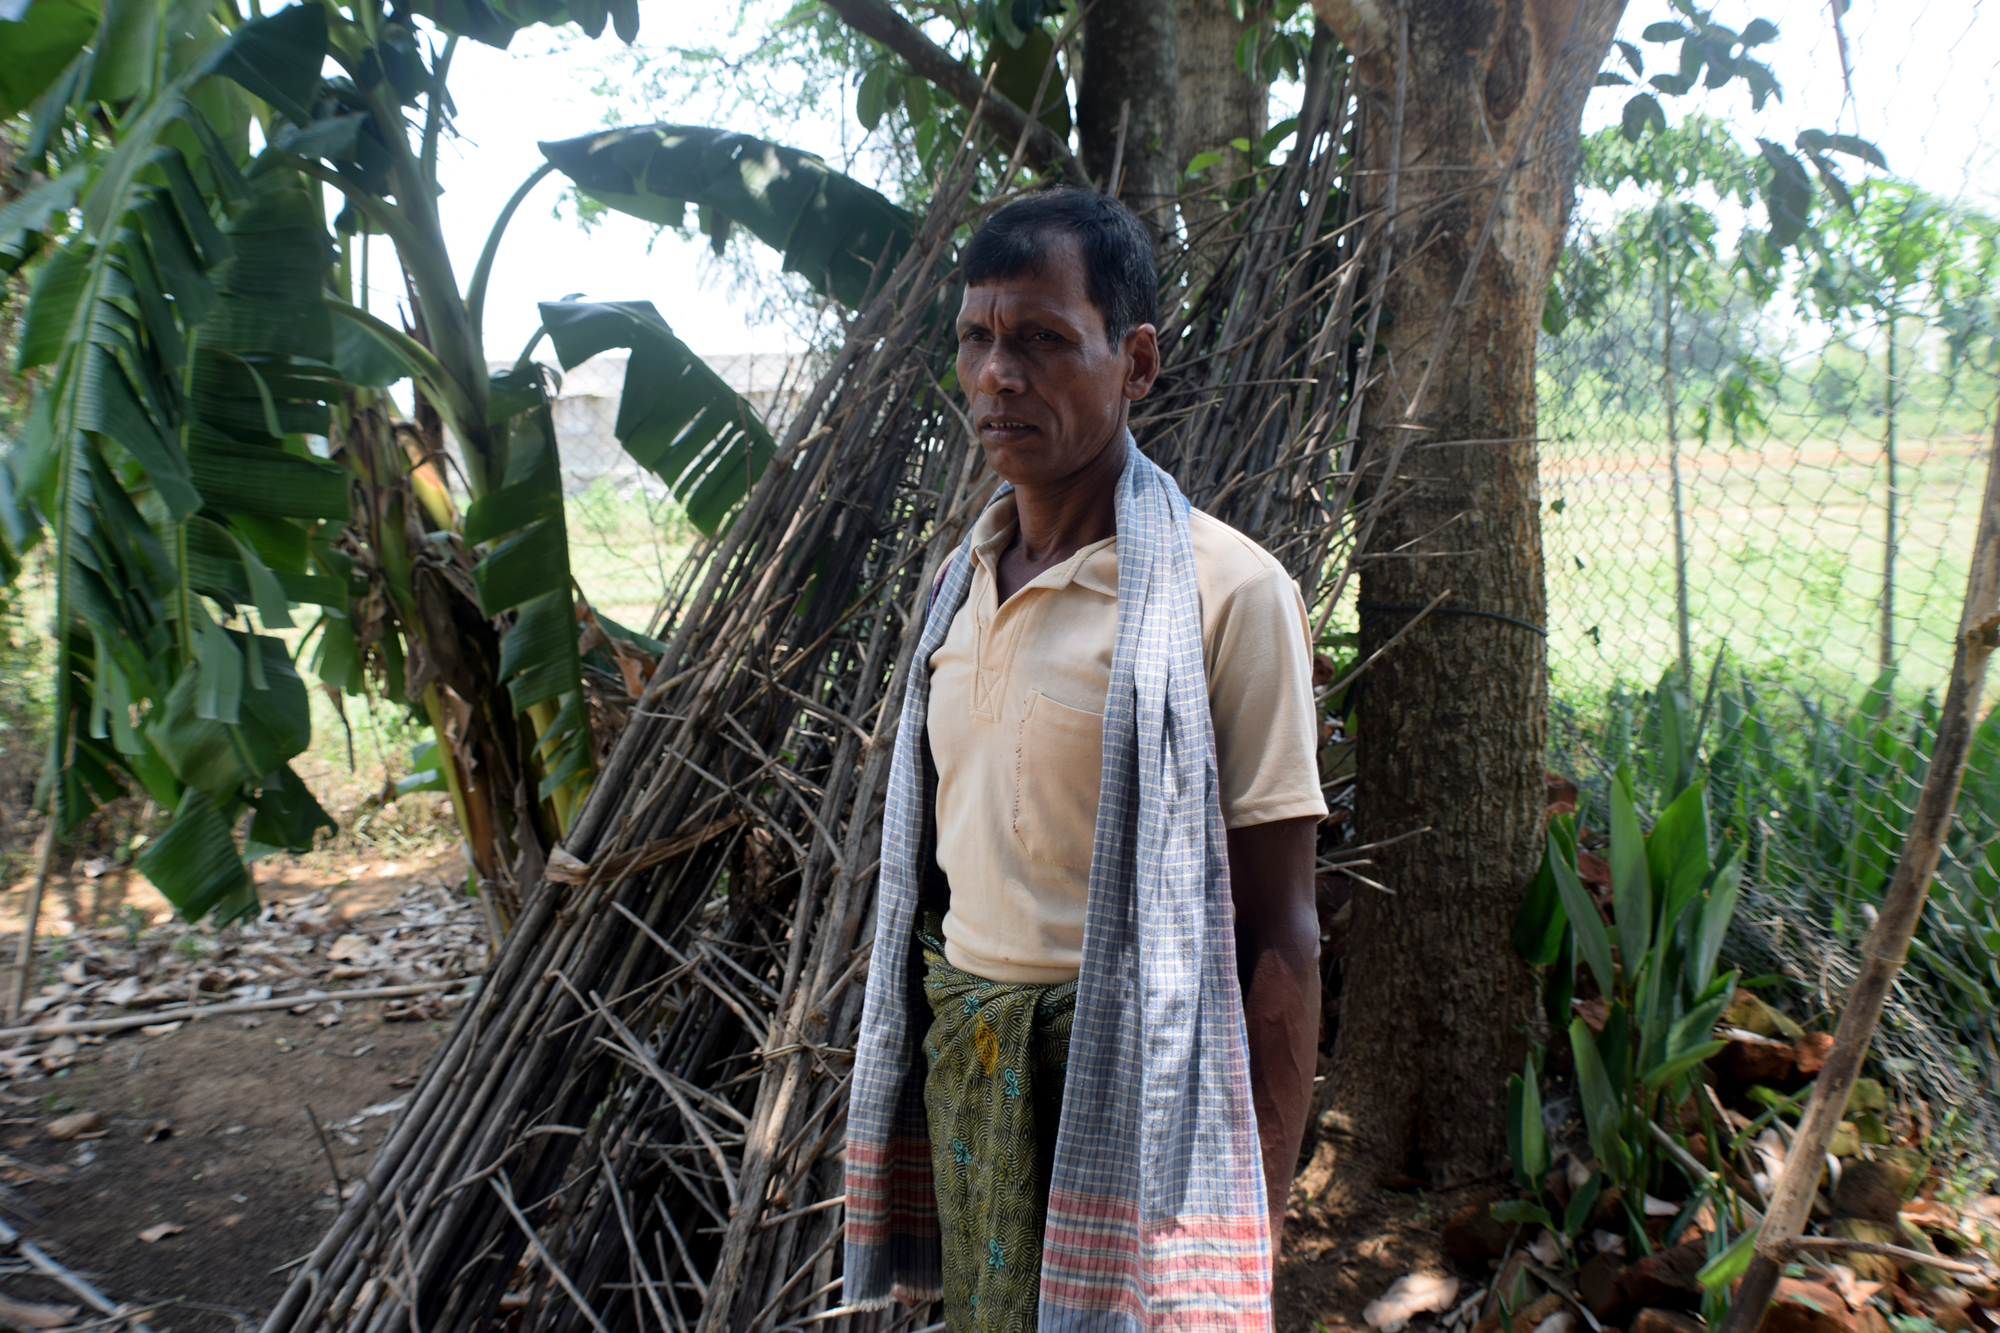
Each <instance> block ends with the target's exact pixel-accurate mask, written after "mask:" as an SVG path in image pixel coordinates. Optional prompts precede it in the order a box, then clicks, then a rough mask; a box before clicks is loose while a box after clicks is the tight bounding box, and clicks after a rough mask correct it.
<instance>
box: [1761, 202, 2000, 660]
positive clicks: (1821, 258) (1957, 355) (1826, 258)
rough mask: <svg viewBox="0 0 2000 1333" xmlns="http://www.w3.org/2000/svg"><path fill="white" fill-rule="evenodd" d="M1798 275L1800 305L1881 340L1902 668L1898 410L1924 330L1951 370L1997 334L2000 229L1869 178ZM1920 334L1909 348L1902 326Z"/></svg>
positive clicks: (1885, 591) (1888, 524)
mask: <svg viewBox="0 0 2000 1333" xmlns="http://www.w3.org/2000/svg"><path fill="white" fill-rule="evenodd" d="M1842 202H1843V203H1844V204H1845V207H1844V208H1842V209H1840V210H1838V211H1836V212H1834V213H1833V214H1832V216H1831V217H1830V218H1829V219H1828V220H1827V222H1826V224H1825V228H1824V240H1823V242H1822V244H1820V245H1819V247H1818V248H1817V253H1816V254H1815V255H1814V256H1813V262H1811V263H1810V264H1808V265H1807V266H1806V269H1805V271H1804V273H1803V274H1802V275H1801V277H1800V283H1799V288H1800V296H1801V302H1802V304H1803V305H1805V306H1806V307H1807V309H1809V310H1811V311H1813V312H1814V313H1816V314H1818V315H1820V316H1821V317H1822V318H1824V319H1827V320H1828V321H1830V322H1831V323H1833V324H1834V325H1835V326H1836V327H1843V326H1844V327H1847V328H1854V327H1856V326H1859V325H1870V324H1872V325H1873V327H1874V331H1875V333H1876V334H1877V336H1879V338H1880V339H1881V343H1882V348H1883V367H1882V465H1883V473H1884V477H1883V504H1882V524H1883V528H1882V591H1881V595H1880V599H1879V606H1880V613H1881V633H1880V640H1879V642H1880V662H1881V667H1882V669H1883V670H1884V671H1888V670H1890V669H1892V668H1893V667H1894V666H1895V665H1896V620H1895V611H1896V547H1897V543H1898V541H1899V540H1900V533H1899V531H1898V524H1899V516H1898V511H1899V508H1900V504H1901V499H1902V490H1901V479H1900V478H1899V476H1898V469H1897V457H1896V432H1897V412H1898V410H1899V409H1900V408H1901V406H1902V404H1903V402H1904V400H1905V399H1906V398H1907V396H1908V394H1907V387H1906V380H1907V378H1908V377H1909V375H1910V374H1911V372H1912V371H1913V370H1915V369H1917V362H1918V358H1919V357H1920V356H1921V355H1922V351H1921V347H1920V342H1921V339H1922V333H1921V330H1923V329H1926V328H1931V327H1936V326H1939V325H1942V326H1944V327H1945V329H1946V333H1947V336H1946V339H1945V345H1946V349H1947V354H1948V356H1949V357H1950V358H1951V360H1952V361H1953V362H1954V364H1955V363H1956V362H1957V361H1959V360H1960V359H1961V358H1963V357H1964V356H1965V355H1966V354H1967V353H1968V352H1970V351H1971V350H1972V349H1973V347H1974V345H1975V344H1976V343H1978V342H1980V341H1986V342H1990V341H1991V339H1992V337H1993V329H1992V313H1993V296H1992V293H1993V289H1994V283H1995V281H1996V279H2000V224H1996V223H1995V221H1994V219H1992V218H1990V217H1986V216H1984V215H1982V214H1979V213H1977V212H1974V211H1972V210H1970V209H1966V208H1963V207H1957V206H1953V205H1951V204H1948V203H1946V202H1945V201H1944V200H1942V199H1939V198H1937V197H1936V196H1935V195H1932V194H1929V193H1927V192H1926V191H1924V190H1922V189H1920V188H1919V187H1917V186H1915V185H1912V184H1909V183H1908V182H1904V181H1895V180H1871V181H1866V182H1864V183H1862V184H1861V185H1859V186H1857V187H1856V188H1855V190H1854V191H1853V193H1852V195H1851V196H1849V197H1846V198H1844V199H1843V201H1842ZM1911 322H1915V323H1916V325H1917V327H1918V329H1919V330H1920V332H1919V333H1918V335H1917V337H1916V338H1914V339H1912V340H1911V342H1910V345H1909V347H1908V349H1907V350H1905V349H1904V347H1903V345H1902V343H1901V342H1899V327H1898V326H1899V324H1900V325H1902V326H1904V327H1905V328H1906V327H1907V326H1908V324H1909V323H1911Z"/></svg>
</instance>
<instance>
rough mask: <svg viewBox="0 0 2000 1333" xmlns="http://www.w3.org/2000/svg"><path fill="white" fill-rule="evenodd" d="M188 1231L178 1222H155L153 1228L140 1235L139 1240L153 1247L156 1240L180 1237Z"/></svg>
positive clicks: (148, 1228)
mask: <svg viewBox="0 0 2000 1333" xmlns="http://www.w3.org/2000/svg"><path fill="white" fill-rule="evenodd" d="M186 1230H187V1228H186V1227H184V1226H182V1225H181V1224H180V1223H178V1222H155V1223H154V1224H153V1225H152V1226H149V1227H147V1228H146V1229H145V1230H144V1231H142V1232H140V1233H139V1239H140V1240H143V1241H145V1242H146V1243H147V1244H148V1245H151V1244H152V1243H153V1242H154V1241H156V1240H165V1239H166V1238H167V1237H169V1236H178V1235H180V1233H181V1232H183V1231H186Z"/></svg>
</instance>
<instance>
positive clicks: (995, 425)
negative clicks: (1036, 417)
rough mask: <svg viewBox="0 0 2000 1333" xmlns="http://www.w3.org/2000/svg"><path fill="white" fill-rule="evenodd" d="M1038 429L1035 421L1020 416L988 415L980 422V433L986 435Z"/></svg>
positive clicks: (1017, 433)
mask: <svg viewBox="0 0 2000 1333" xmlns="http://www.w3.org/2000/svg"><path fill="white" fill-rule="evenodd" d="M1036 429H1039V428H1038V427H1037V426H1036V425H1035V423H1034V422H1032V421H1023V420H1021V419H1020V418H1019V417H988V418H986V419H985V420H984V421H982V422H980V423H979V430H980V433H981V434H984V435H1019V434H1025V433H1027V432H1028V431H1032V430H1036Z"/></svg>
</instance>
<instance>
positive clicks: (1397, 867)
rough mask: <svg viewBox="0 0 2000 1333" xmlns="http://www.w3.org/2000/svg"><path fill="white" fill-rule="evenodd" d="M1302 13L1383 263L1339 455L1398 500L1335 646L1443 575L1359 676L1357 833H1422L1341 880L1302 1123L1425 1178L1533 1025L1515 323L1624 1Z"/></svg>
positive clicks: (1477, 1131)
mask: <svg viewBox="0 0 2000 1333" xmlns="http://www.w3.org/2000/svg"><path fill="white" fill-rule="evenodd" d="M1579 4H1580V5H1581V6H1582V8H1581V10H1580V11H1579V10H1578V9H1577V8H1576V6H1577V5H1579ZM1315 8H1316V10H1317V12H1318V14H1319V16H1320V18H1321V20H1322V21H1324V22H1325V23H1326V24H1327V25H1328V26H1329V27H1330V28H1332V29H1333V31H1334V32H1335V33H1336V34H1337V35H1338V36H1339V37H1340V39H1341V40H1342V42H1343V43H1345V44H1346V45H1347V47H1348V48H1349V49H1350V50H1351V51H1354V52H1355V53H1356V63H1355V69H1356V74H1357V76H1358V77H1359V79H1360V81H1361V85H1362V89H1363V106H1362V113H1361V116H1362V118H1361V130H1360V157H1361V161H1362V163H1363V164H1364V166H1365V167H1366V168H1368V169H1370V170H1371V171H1372V173H1374V174H1367V173H1364V174H1363V175H1362V177H1361V179H1362V181H1363V182H1364V186H1363V199H1362V202H1363V204H1364V205H1366V206H1367V207H1369V208H1371V209H1374V210H1379V212H1378V216H1379V217H1382V218H1383V221H1382V223H1381V224H1380V225H1381V226H1382V227H1383V231H1382V232H1381V233H1378V238H1379V239H1382V240H1385V241H1387V242H1390V243H1392V245H1393V254H1394V256H1395V259H1396V263H1397V267H1396V268H1395V270H1394V272H1395V280H1394V281H1392V282H1390V283H1389V284H1388V286H1387V290H1386V300H1385V302H1384V308H1385V310H1386V311H1387V312H1388V313H1387V318H1386V319H1384V320H1383V321H1382V322H1381V324H1380V335H1379V336H1380V344H1381V345H1380V347H1379V348H1378V349H1377V351H1376V353H1375V354H1374V355H1373V357H1372V358H1371V359H1370V360H1369V362H1368V366H1369V370H1368V374H1369V375H1370V377H1371V378H1372V379H1373V381H1374V383H1373V388H1372V391H1371V392H1370V393H1369V394H1368V396H1367V398H1366V400H1365V405H1364V412H1363V423H1364V424H1363V430H1362V444H1361V451H1360V454H1359V457H1360V460H1361V462H1362V464H1363V465H1364V466H1368V467H1371V468H1373V469H1375V470H1376V479H1375V482H1374V484H1376V485H1380V484H1382V478H1384V477H1387V476H1394V477H1395V478H1396V479H1397V486H1398V489H1399V490H1403V491H1405V498H1404V499H1402V500H1401V502H1400V503H1398V504H1397V505H1396V507H1395V508H1394V509H1393V510H1391V511H1390V512H1389V513H1387V514H1386V515H1385V516H1383V517H1382V519H1381V520H1380V521H1379V523H1378V524H1377V525H1376V527H1375V529H1374V531H1373V533H1372V534H1370V535H1369V537H1368V538H1367V540H1366V543H1365V546H1364V554H1363V555H1362V557H1361V559H1362V562H1363V563H1362V565H1361V569H1362V576H1361V651H1362V653H1363V655H1364V656H1365V655H1366V654H1367V653H1369V652H1372V651H1374V650H1375V649H1376V648H1378V647H1380V646H1381V645H1383V644H1384V643H1386V642H1387V640H1388V639H1389V638H1390V637H1391V636H1393V635H1394V634H1395V633H1396V632H1397V631H1398V630H1400V629H1402V628H1403V627H1404V626H1405V625H1406V624H1408V623H1409V622H1410V621H1411V619H1412V617H1413V616H1414V615H1415V613H1416V612H1417V610H1419V609H1421V608H1422V607H1423V606H1425V605H1426V604H1428V603H1429V602H1430V601H1431V600H1432V599H1433V598H1436V597H1437V596H1438V595H1439V594H1440V593H1443V592H1445V591H1446V590H1447V589H1449V590H1450V593H1451V595H1450V596H1449V597H1448V598H1446V599H1445V600H1444V603H1443V605H1442V608H1441V609H1440V610H1439V611H1438V612H1435V613H1433V614H1432V615H1430V616H1429V617H1427V618H1426V619H1425V620H1424V621H1423V623H1421V624H1419V625H1417V626H1416V627H1415V628H1414V629H1412V630H1411V632H1410V633H1409V634H1408V635H1407V636H1406V637H1405V638H1404V639H1403V641H1402V642H1401V643H1399V644H1398V645H1397V646H1396V647H1395V648H1394V649H1392V650H1391V659H1392V660H1386V661H1385V662H1384V663H1383V664H1382V665H1381V666H1380V667H1378V668H1376V669H1375V670H1373V671H1371V672H1369V673H1368V675H1367V676H1366V677H1364V678H1363V681H1362V683H1361V689H1362V695H1361V700H1360V708H1359V719H1360V721H1359V726H1360V735H1359V749H1358V756H1357V758H1358V792H1357V799H1358V808H1357V811H1356V813H1357V822H1358V825H1359V828H1360V830H1361V833H1362V836H1363V837H1364V838H1365V839H1366V840H1368V841H1375V840H1378V839H1384V838H1388V837H1392V836H1393V835H1395V834H1398V833H1402V832H1405V831H1408V830H1412V829H1423V828H1428V829H1429V830H1430V831H1429V832H1428V833H1426V834H1424V835H1423V836H1422V837H1420V838H1415V839H1410V840H1408V841H1404V842H1401V843H1398V844H1396V845H1394V846H1391V847H1388V848H1385V849H1382V850H1380V851H1377V852H1375V853H1374V854H1373V855H1374V866H1373V868H1372V869H1371V870H1370V872H1369V873H1370V875H1371V876H1372V877H1373V878H1376V879H1378V880H1379V881H1380V882H1381V883H1382V884H1384V885H1385V886H1387V887H1388V888H1389V889H1390V890H1391V891H1392V892H1390V893H1382V892H1378V891H1376V890H1374V889H1370V888H1358V889H1357V890H1356V891H1355V894H1356V896H1355V899H1354V920H1353V927H1352V935H1351V938H1350V945H1349V955H1348V964H1347V972H1346V980H1345V990H1344V993H1343V995H1342V998H1341V1018H1340V1030H1339V1035H1338V1039H1337V1044H1336V1051H1335V1069H1334V1074H1333V1078H1334V1081H1335V1088H1334V1093H1333V1096H1334V1101H1333V1105H1332V1109H1331V1110H1330V1111H1329V1112H1328V1114H1327V1116H1326V1117H1325V1119H1324V1121H1323V1128H1324V1129H1325V1130H1326V1131H1327V1135H1328V1141H1329V1143H1330V1144H1331V1146H1332V1147H1333V1149H1334V1151H1335V1153H1336V1154H1337V1157H1336V1161H1337V1169H1338V1170H1339V1172H1340V1174H1341V1175H1342V1176H1343V1177H1344V1178H1345V1179H1346V1180H1348V1181H1349V1182H1353V1183H1357V1184H1367V1183H1371V1182H1372V1180H1373V1179H1374V1178H1375V1177H1376V1176H1378V1175H1380V1174H1383V1173H1388V1174H1396V1175H1408V1176H1413V1177H1416V1178H1418V1179H1421V1180H1424V1181H1427V1182H1428V1183H1430V1184H1432V1185H1434V1186H1438V1187H1444V1186H1449V1185H1452V1184H1456V1183H1459V1182H1461V1181H1466V1180H1470V1179H1475V1178H1479V1177H1484V1176H1487V1175H1489V1174H1490V1173H1493V1172H1495V1171H1498V1170H1500V1169H1501V1168H1503V1167H1504V1165H1505V1163H1506V1147H1505V1139H1504V1116H1503V1108H1504V1105H1505V1087H1506V1079H1507V1075H1508V1074H1509V1073H1510V1072H1512V1071H1515V1070H1518V1069H1519V1068H1520V1066H1521V1060H1522V1055H1523V1051H1524V1046H1525V1031H1526V1029H1527V1028H1528V1027H1529V1026H1530V1025H1531V1024H1533V1023H1535V1022H1537V1021H1538V1019H1537V1005H1536V1003H1535V994H1534V987H1533V983H1532V977H1531V975H1530V972H1529V969H1528V967H1527V965H1526V964H1525V963H1524V962H1523V961H1522V959H1521V957H1520V955H1519V954H1518V953H1517V952H1516V951H1515V949H1514V946H1513V943H1512V938H1511V926H1512V922H1513V917H1514V913H1515V910H1516V908H1517V906H1518V904H1519V901H1520V894H1521V890H1522V888H1523V886H1524V885H1525V884H1526V883H1527V882H1528V880H1529V878H1530V877H1531V876H1532V875H1533V873H1534V872H1535V870H1536V868H1537V866H1538V864H1539V860H1540V856H1541V846H1542V839H1543V836H1544V833H1543V816H1544V810H1545V805H1546V801H1545V796H1544V764H1545V753H1546V740H1547V704H1548V698H1547V682H1546V643H1545V639H1544V637H1543V635H1542V633H1541V632H1540V627H1541V626H1542V625H1543V623H1544V615H1545V611H1546V598H1545V593H1544V588H1543V582H1542V545H1541V523H1540V516H1539V512H1538V511H1539V509H1540V500H1539V496H1538V488H1537V480H1536V450H1535V446H1534V442H1533V440H1534V435H1535V340H1536V335H1537V333H1538V332H1539V328H1540V323H1541V313H1542V301H1543V298H1544V295H1545V293H1546V291H1547V288H1548V282H1549V276H1550V272H1551V270H1552V268H1553V266H1554V263H1555V259H1556V255H1557V252H1558V250H1559V249H1560V246H1561V241H1562V235H1563V230H1564V228H1565V226H1566V224H1567V221H1568V215H1569V210H1570V205H1571V201H1572V197H1573V187H1574V181H1575V173H1576V156H1577V140H1578V133H1579V121H1580V118H1581V115H1582V110H1583V102H1584V97H1585V95H1586V94H1587V92H1588V91H1589V88H1590V86H1591V82H1592V79H1593V77H1594V76H1595V74H1596V72H1597V70H1598V68H1599V66H1600V63H1601V61H1602V59H1603V56H1604V53H1605V51H1606V50H1607V49H1608V47H1609V45H1610V40H1611V36H1612V33H1613V31H1614V29H1615V28H1616V25H1617V22H1618V18H1619V15H1620V13H1621V12H1622V11H1623V9H1624V0H1406V3H1405V5H1403V6H1400V7H1399V6H1395V5H1392V4H1384V3H1379V2H1378V0H1315ZM1399 51H1400V52H1401V53H1402V54H1400V55H1399ZM1399 115H1400V120H1401V124H1400V127H1399V126H1398V123H1397V122H1398V119H1399ZM1392 166H1393V167H1394V168H1395V169H1394V170H1393V171H1392V170H1391V168H1392ZM1496 189H1497V190H1499V191H1501V192H1503V193H1504V196H1505V200H1504V206H1501V207H1497V208H1496V203H1495V191H1496ZM1392 200H1393V201H1394V205H1393V208H1391V207H1390V205H1391V201H1392ZM1385 215H1386V216H1385ZM1489 227H1490V234H1488V229H1489ZM1482 237H1484V239H1483V240H1482ZM1472 263H1476V264H1477V269H1476V273H1475V280H1473V281H1470V282H1464V283H1463V286H1461V283H1462V280H1463V279H1464V278H1465V276H1466V270H1467V267H1468V264H1472ZM1433 360H1434V361H1435V364H1432V362H1433ZM1413 425H1420V426H1421V429H1417V430H1413V429H1410V428H1409V427H1411V426H1413ZM1426 553H1428V554H1426Z"/></svg>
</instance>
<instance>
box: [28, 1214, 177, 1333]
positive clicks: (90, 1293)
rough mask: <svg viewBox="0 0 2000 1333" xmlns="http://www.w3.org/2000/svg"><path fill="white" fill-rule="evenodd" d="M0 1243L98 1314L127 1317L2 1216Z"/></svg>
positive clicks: (140, 1324) (138, 1325)
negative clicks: (10, 1247) (12, 1248)
mask: <svg viewBox="0 0 2000 1333" xmlns="http://www.w3.org/2000/svg"><path fill="white" fill-rule="evenodd" d="M0 1245H12V1246H13V1247H14V1248H15V1250H17V1251H18V1252H19V1253H20V1255H21V1257H22V1258H23V1259H26V1260H27V1261H28V1262H29V1263H30V1264H33V1265H34V1267H35V1270H36V1271H37V1272H39V1273H41V1274H42V1276H44V1277H47V1278H50V1279H52V1280H54V1281H56V1282H58V1283H61V1284H62V1285H63V1286H64V1287H66V1288H68V1289H69V1290H70V1291H71V1292H73V1293H75V1295H76V1296H77V1298H78V1299H79V1300H81V1301H82V1302H83V1303H84V1304H85V1305H88V1306H89V1307H90V1308H91V1309H93V1310H95V1311H97V1312H98V1313H99V1314H103V1315H110V1316H112V1317H113V1318H126V1317H127V1312H126V1311H125V1309H124V1307H123V1306H120V1305H118V1304H116V1303H115V1302H113V1301H112V1300H111V1298H110V1297H108V1296H106V1295H105V1294H104V1293H103V1292H101V1291H99V1290H98V1289H97V1288H96V1287H93V1286H91V1285H90V1283H89V1282H87V1281H85V1280H84V1279H83V1278H81V1277H78V1276H77V1275H76V1274H75V1273H72V1272H70V1271H69V1269H67V1268H64V1267H63V1266H62V1265H61V1264H59V1263H57V1262H56V1261H55V1260H53V1259H51V1258H49V1256H48V1255H47V1254H45V1253H44V1252H43V1251H42V1247H41V1246H39V1245H37V1244H35V1242H33V1241H31V1240H29V1239H28V1238H27V1237H25V1236H23V1235H22V1234H21V1233H20V1232H18V1231H16V1230H14V1228H13V1227H11V1226H8V1225H7V1223H6V1222H5V1221H4V1220H0ZM130 1322H131V1325H132V1328H133V1329H134V1330H135V1333H152V1330H151V1329H149V1328H147V1327H146V1324H145V1322H144V1321H143V1320H140V1319H136V1318H134V1319H131V1320H130Z"/></svg>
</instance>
